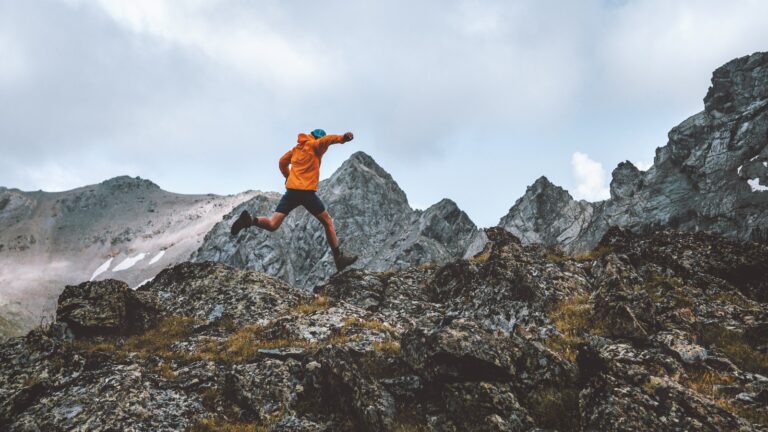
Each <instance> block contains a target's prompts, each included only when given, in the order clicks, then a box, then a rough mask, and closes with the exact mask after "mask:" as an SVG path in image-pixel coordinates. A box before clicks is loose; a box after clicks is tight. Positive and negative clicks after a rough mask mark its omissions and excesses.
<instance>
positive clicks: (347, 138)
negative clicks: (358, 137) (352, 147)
mask: <svg viewBox="0 0 768 432" xmlns="http://www.w3.org/2000/svg"><path fill="white" fill-rule="evenodd" d="M353 139H355V136H354V135H352V132H347V133H345V134H344V142H350V141H352V140H353Z"/></svg>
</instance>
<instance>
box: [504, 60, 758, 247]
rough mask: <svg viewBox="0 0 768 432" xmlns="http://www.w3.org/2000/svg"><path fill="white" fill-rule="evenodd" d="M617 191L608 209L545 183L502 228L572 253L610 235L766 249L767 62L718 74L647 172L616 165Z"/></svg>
mask: <svg viewBox="0 0 768 432" xmlns="http://www.w3.org/2000/svg"><path fill="white" fill-rule="evenodd" d="M610 191H611V197H610V199H608V200H605V201H601V202H596V203H590V202H586V201H577V200H574V199H573V197H571V195H570V194H569V193H568V192H566V191H565V190H563V189H561V188H559V187H557V186H554V185H553V184H552V183H550V182H549V181H548V180H547V179H546V178H544V177H542V178H540V179H539V180H537V181H536V182H535V183H534V184H533V185H531V186H530V187H529V188H528V190H527V191H526V193H525V195H524V196H523V197H521V198H520V199H519V200H517V202H516V203H515V204H514V205H513V206H512V208H511V209H510V211H509V213H508V214H507V215H506V216H504V217H502V218H501V220H500V221H499V226H501V227H503V228H505V229H506V230H508V231H509V232H511V233H513V234H515V235H516V236H519V237H520V238H521V239H522V240H523V241H524V242H525V243H526V244H528V243H534V242H540V243H544V244H546V245H550V246H552V245H560V246H562V247H563V248H564V249H565V250H566V251H567V252H571V253H573V252H583V251H587V250H590V249H591V248H593V247H594V246H595V245H596V244H597V243H598V242H599V241H600V239H601V238H602V237H603V235H604V234H605V233H606V231H608V229H609V227H611V226H621V227H625V228H628V229H631V230H633V231H635V232H638V233H643V232H650V231H654V230H657V229H659V228H664V227H667V228H674V229H678V230H683V231H705V232H711V233H716V234H720V235H724V236H726V237H730V238H734V239H741V240H750V241H756V242H762V243H766V242H768V53H755V54H753V55H751V56H746V57H741V58H738V59H735V60H733V61H730V62H728V63H727V64H725V65H723V66H722V67H720V68H718V69H717V70H715V72H714V73H713V75H712V86H711V87H710V88H709V91H708V92H707V95H706V97H705V98H704V111H702V112H700V113H698V114H696V115H694V116H692V117H690V118H689V119H687V120H685V121H684V122H683V123H681V124H680V125H678V126H676V127H675V128H673V129H672V130H671V131H670V132H669V142H668V143H667V145H666V146H664V147H660V148H658V149H657V150H656V156H655V158H654V163H653V166H651V168H650V169H648V170H647V171H640V170H638V169H637V167H635V166H634V165H633V164H632V163H631V162H628V161H627V162H622V163H621V164H619V165H618V167H616V169H615V170H614V171H613V173H612V180H611V185H610Z"/></svg>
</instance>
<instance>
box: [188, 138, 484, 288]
mask: <svg viewBox="0 0 768 432" xmlns="http://www.w3.org/2000/svg"><path fill="white" fill-rule="evenodd" d="M318 194H319V195H320V197H321V198H322V200H323V201H324V202H325V204H326V206H327V207H328V211H329V213H330V214H331V216H332V217H333V220H334V226H335V228H336V231H337V235H338V237H339V240H340V241H341V247H342V250H343V251H344V252H345V253H350V254H355V255H359V256H360V259H359V260H358V262H357V263H356V264H355V267H361V268H366V269H369V270H373V271H385V270H393V269H394V270H397V269H402V268H405V267H408V266H411V265H419V264H424V263H430V262H436V263H444V262H447V261H449V260H451V259H455V258H458V257H461V256H462V255H463V253H464V251H465V250H466V248H467V246H468V244H469V243H468V242H469V241H470V239H471V238H472V236H473V235H475V234H476V232H477V229H476V227H475V224H474V223H473V222H472V221H471V220H470V219H469V217H468V216H467V215H466V213H464V212H463V211H461V210H460V209H459V208H458V206H456V204H455V203H454V202H453V201H451V200H448V199H444V200H442V201H440V202H439V203H437V204H435V205H433V206H431V207H429V208H428V209H426V210H424V211H421V210H413V209H412V208H411V207H410V206H409V205H408V199H407V197H406V196H405V193H404V192H403V191H402V190H401V189H400V187H399V186H398V185H397V183H396V182H395V181H394V180H393V179H392V176H390V175H389V174H388V173H387V172H386V171H384V169H382V168H381V167H380V166H379V165H378V164H376V162H375V161H374V160H373V159H372V158H371V157H370V156H368V155H367V154H365V153H363V152H357V153H355V154H353V155H352V156H351V157H350V158H349V159H348V160H347V161H346V162H344V164H342V166H341V167H340V168H339V169H338V170H337V171H336V172H335V173H334V174H333V175H332V176H331V177H330V178H329V179H327V180H323V181H321V182H320V185H319V188H318ZM279 198H280V196H279V194H262V195H259V196H257V197H254V198H253V199H251V200H250V201H248V202H245V203H243V204H241V205H240V206H238V207H236V208H235V209H234V210H233V211H232V212H231V213H230V214H229V215H227V216H226V217H225V218H224V221H222V222H220V223H218V224H216V226H215V227H214V228H213V229H212V230H211V232H209V233H208V235H206V237H205V241H204V242H203V244H202V246H200V248H199V249H198V250H197V252H196V253H195V254H194V255H193V260H194V261H198V262H200V261H217V262H223V263H227V264H230V265H233V266H236V267H239V268H244V269H253V270H258V271H262V272H265V273H267V274H270V275H273V276H276V277H279V278H281V279H283V280H285V281H287V282H289V283H291V284H293V285H297V286H301V287H305V288H311V287H313V286H315V285H317V284H318V283H320V282H322V281H325V280H327V279H328V276H330V275H332V274H333V273H335V272H336V269H335V267H334V265H333V259H332V256H331V251H330V248H329V247H328V246H327V243H326V239H325V232H324V230H323V228H322V225H320V223H319V222H318V221H316V220H315V218H314V217H312V216H311V215H310V214H309V213H308V212H306V211H305V210H304V209H303V208H298V209H296V210H294V211H293V212H292V213H291V214H290V215H289V216H288V217H287V218H286V220H285V222H283V225H282V226H281V227H280V229H279V230H278V231H276V232H268V231H264V230H260V229H258V228H255V227H252V228H249V229H247V230H245V231H244V232H242V233H240V236H239V238H232V237H231V236H230V233H229V229H230V226H231V224H232V223H233V222H234V218H236V217H237V216H238V215H239V214H240V212H242V211H243V210H248V212H249V213H251V215H261V216H268V215H271V214H272V212H273V211H274V209H275V207H276V205H277V202H278V201H279Z"/></svg>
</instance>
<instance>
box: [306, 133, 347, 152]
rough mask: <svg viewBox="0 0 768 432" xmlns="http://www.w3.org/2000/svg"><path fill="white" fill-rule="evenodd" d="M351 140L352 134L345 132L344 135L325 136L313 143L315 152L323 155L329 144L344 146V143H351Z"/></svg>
mask: <svg viewBox="0 0 768 432" xmlns="http://www.w3.org/2000/svg"><path fill="white" fill-rule="evenodd" d="M353 138H354V135H352V132H347V133H345V134H344V135H326V136H324V137H322V138H318V139H316V140H315V143H316V145H317V151H318V152H319V154H320V155H323V154H324V153H325V152H326V150H328V147H329V146H330V145H331V144H344V143H345V142H349V141H352V139H353Z"/></svg>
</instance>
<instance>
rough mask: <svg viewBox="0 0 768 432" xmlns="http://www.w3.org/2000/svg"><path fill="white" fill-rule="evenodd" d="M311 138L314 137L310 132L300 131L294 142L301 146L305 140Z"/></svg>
mask: <svg viewBox="0 0 768 432" xmlns="http://www.w3.org/2000/svg"><path fill="white" fill-rule="evenodd" d="M313 139H314V138H313V137H312V135H310V134H305V133H300V134H299V137H298V138H297V139H296V142H297V143H298V145H299V146H302V147H303V146H304V143H306V142H307V141H311V140H313Z"/></svg>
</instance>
